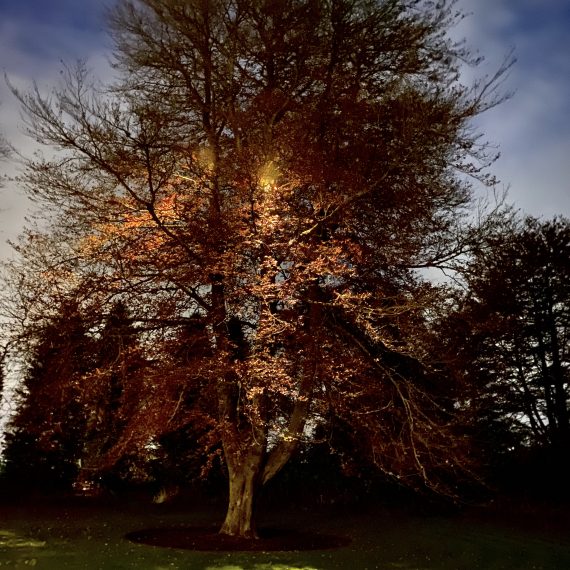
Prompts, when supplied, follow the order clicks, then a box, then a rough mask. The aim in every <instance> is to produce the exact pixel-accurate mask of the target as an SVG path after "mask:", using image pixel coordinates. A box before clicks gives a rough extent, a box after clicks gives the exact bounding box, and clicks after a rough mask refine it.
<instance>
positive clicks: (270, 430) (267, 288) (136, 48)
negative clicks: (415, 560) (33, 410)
mask: <svg viewBox="0 0 570 570" xmlns="http://www.w3.org/2000/svg"><path fill="white" fill-rule="evenodd" d="M451 4H452V3H451ZM454 20H455V16H454V14H453V13H452V6H451V5H450V3H448V2H445V1H443V2H437V3H435V2H429V1H427V0H426V1H425V2H424V1H420V2H418V1H411V0H384V1H378V0H333V1H309V0H279V1H277V0H271V1H270V0H256V1H253V2H252V1H251V0H247V1H245V0H214V1H202V0H187V1H182V0H123V1H120V2H119V4H118V7H117V8H116V10H115V11H114V12H113V15H112V18H111V24H112V30H113V37H114V39H115V42H116V52H115V53H116V60H115V64H116V71H117V75H118V77H119V79H117V81H116V82H115V83H114V84H112V85H109V86H101V85H98V84H96V83H95V82H93V81H92V80H91V79H90V78H89V75H88V74H87V73H86V71H85V69H84V66H81V65H80V66H78V67H77V68H74V69H70V70H68V71H67V72H66V74H65V83H64V85H62V86H61V87H60V88H58V89H56V90H55V91H54V93H53V94H52V95H51V97H50V98H44V97H43V96H42V95H41V93H40V92H39V90H36V91H35V92H32V93H30V94H20V93H17V95H18V96H19V97H20V100H21V102H22V104H23V109H24V112H25V113H26V115H27V120H28V127H29V130H30V134H31V135H32V136H33V137H35V138H36V140H38V141H40V142H42V143H45V144H46V145H49V146H50V147H51V149H56V150H59V151H61V152H60V154H59V155H58V156H56V158H53V159H48V160H40V161H30V162H29V163H28V168H27V174H26V182H27V187H28V189H29V191H30V193H31V195H32V196H33V197H34V199H36V200H38V201H39V202H40V203H41V204H42V210H41V212H42V215H43V219H42V225H41V226H38V227H40V228H45V227H46V226H48V229H47V230H45V229H37V228H33V229H30V230H29V231H28V232H27V233H26V234H25V235H24V236H23V238H22V239H21V241H20V243H19V244H18V245H17V249H18V251H19V252H20V254H21V258H20V259H21V261H20V262H18V263H20V265H18V263H16V264H14V266H13V269H12V275H18V279H15V278H14V277H12V279H15V282H17V283H18V287H19V291H26V290H27V288H29V289H30V290H34V288H36V289H37V283H38V280H41V282H42V287H41V289H42V294H41V295H39V296H38V297H34V296H33V295H28V296H24V297H25V299H24V297H22V293H20V299H24V300H25V302H24V303H22V304H21V310H20V311H17V310H16V311H15V313H17V314H19V315H21V314H22V311H23V312H24V314H25V319H24V321H23V322H24V330H25V328H26V323H27V322H28V321H30V320H33V319H34V318H39V319H41V318H42V314H43V313H44V312H45V311H48V312H49V311H50V305H51V301H50V294H51V293H53V294H56V295H57V294H60V293H61V291H62V290H64V291H65V290H66V289H67V288H68V287H69V286H70V285H69V283H72V284H73V286H74V290H75V291H76V292H78V295H79V300H80V303H81V304H82V306H83V307H84V309H85V310H86V311H90V310H91V311H95V312H96V311H97V305H98V304H101V303H108V302H109V300H110V299H113V298H121V299H123V300H124V301H125V302H127V303H128V305H129V307H131V309H132V312H133V314H132V319H133V320H134V321H136V322H137V323H138V326H141V327H144V328H145V330H146V331H147V332H146V337H145V338H146V340H145V347H146V348H145V350H146V351H147V353H148V354H147V359H148V360H149V362H151V363H153V366H151V367H150V369H149V370H147V372H146V373H145V374H146V375H145V374H143V375H142V376H141V379H140V382H139V384H138V386H139V388H138V389H137V391H136V394H131V399H130V404H129V405H130V406H131V411H130V413H129V417H130V418H131V419H130V422H129V423H128V428H126V430H125V434H124V437H123V439H121V440H120V441H119V442H118V443H117V445H116V446H115V451H113V450H111V451H110V452H109V453H108V455H107V458H116V457H118V453H119V451H120V450H121V449H124V448H125V446H126V445H127V444H128V443H129V442H131V443H133V442H138V444H139V445H143V446H144V445H148V444H149V442H151V441H154V439H155V438H156V437H157V436H158V435H160V434H161V433H163V432H164V431H165V430H166V429H168V428H166V427H165V426H170V425H172V424H176V429H182V427H183V424H184V422H186V424H192V423H193V422H199V425H200V426H202V427H201V429H204V430H207V431H208V432H209V433H211V434H213V436H214V435H215V436H216V437H217V439H218V441H219V442H220V444H221V448H220V449H219V450H218V451H219V452H220V453H221V457H222V458H223V461H224V464H225V466H226V469H227V473H228V478H229V507H228V511H227V516H226V519H225V521H224V523H223V526H222V532H224V533H228V534H232V535H239V536H248V537H251V536H255V534H256V531H255V523H254V519H253V506H254V502H255V498H256V496H257V492H258V489H259V487H260V486H261V485H263V484H265V483H266V482H268V481H269V480H270V479H271V478H272V477H274V476H275V475H276V474H277V473H278V472H279V471H280V470H281V468H282V467H283V466H284V465H285V464H286V463H287V461H288V460H289V458H290V457H291V456H292V454H293V453H294V452H295V450H296V449H297V448H298V445H299V442H300V441H302V439H303V438H305V437H310V436H311V434H313V433H315V430H316V429H317V427H319V429H320V428H322V424H324V423H328V425H333V426H334V423H335V418H340V421H339V423H340V424H344V423H345V422H349V423H351V424H352V425H354V426H355V430H354V436H355V438H354V439H355V444H356V445H355V449H358V452H359V453H362V454H367V455H368V456H369V457H370V461H371V462H373V463H374V464H375V465H376V466H377V467H379V468H381V469H382V470H384V472H385V473H387V474H389V475H390V476H393V477H396V478H398V479H399V480H400V481H404V482H407V483H410V484H413V485H417V486H419V485H431V486H433V487H436V488H439V489H442V490H443V489H445V488H446V487H445V483H446V482H449V478H448V476H447V475H444V472H445V471H447V472H449V471H453V470H462V469H465V468H466V466H467V459H466V458H465V455H464V454H463V453H462V450H463V441H462V438H461V437H459V436H458V434H457V433H456V432H455V430H454V428H453V410H454V407H453V405H452V403H451V402H450V401H449V399H448V400H446V399H445V398H443V397H441V394H444V392H445V391H444V390H443V389H442V388H441V383H442V382H444V381H445V379H444V378H443V377H442V375H441V374H440V373H439V372H438V370H436V369H435V368H434V367H432V366H431V364H430V363H431V361H432V356H433V355H432V354H430V353H429V351H428V350H427V347H428V346H429V343H428V342H427V341H426V342H424V340H425V338H426V335H428V334H429V327H428V322H427V321H426V318H427V315H426V311H427V309H428V308H429V307H430V306H432V305H433V303H434V302H435V300H436V298H437V291H436V290H435V289H434V288H433V287H432V286H430V285H429V284H427V283H424V282H422V281H421V279H419V277H418V276H417V275H416V274H415V273H414V270H415V269H417V268H419V267H428V266H431V265H438V264H440V265H445V264H448V263H449V262H450V260H452V259H453V258H455V257H456V256H457V255H460V254H461V253H462V252H464V250H465V247H466V243H464V242H463V238H464V237H465V236H467V235H470V233H469V232H467V231H466V229H465V225H464V222H465V214H466V213H467V212H468V211H469V208H470V206H471V205H472V194H471V189H470V187H469V185H468V184H467V183H466V182H465V174H469V175H472V176H479V175H480V174H481V169H482V168H484V167H486V166H487V165H488V162H489V160H490V159H491V158H490V157H489V156H487V155H486V154H485V149H484V146H483V145H481V144H480V143H481V141H479V140H478V138H477V137H476V135H475V134H474V133H473V131H472V129H471V127H470V121H471V119H472V118H473V117H475V116H476V115H478V114H479V113H480V112H482V111H484V110H485V109H486V108H488V107H489V106H490V105H494V104H495V103H496V102H497V100H496V99H493V91H494V87H495V82H496V79H497V77H495V78H492V79H491V80H490V81H487V82H485V81H484V82H482V83H480V84H478V85H475V86H474V87H469V88H467V87H464V86H462V85H461V84H460V83H459V81H458V67H459V65H460V64H461V62H463V61H465V59H466V58H468V54H467V53H466V52H465V50H464V49H463V48H462V46H461V45H456V44H454V43H453V42H451V40H449V39H448V37H447V36H446V32H447V29H448V27H449V26H450V25H451V24H452V23H453V22H454ZM498 75H500V73H499V74H498ZM48 216H50V218H49V224H47V221H46V217H48ZM66 284H67V285H66ZM30 304H31V305H33V307H32V308H31V307H30ZM26 319H27V321H26ZM192 323H195V324H196V326H195V325H193V324H192ZM188 325H191V327H194V329H193V330H194V332H193V334H192V335H190V337H189V338H190V339H193V340H191V342H198V344H199V345H201V346H202V347H203V348H202V349H200V350H199V351H198V353H197V354H196V355H195V356H193V357H192V358H191V359H190V360H189V361H188V362H187V363H186V365H184V364H181V360H180V357H173V356H172V355H173V354H175V352H173V351H172V343H173V342H176V341H177V339H178V341H179V342H182V338H184V335H182V336H181V335H180V331H181V330H183V329H184V327H185V326H188ZM184 342H186V341H184ZM178 354H179V355H180V354H183V352H179V353H178ZM434 386H435V387H436V389H435V393H436V394H437V397H433V395H432V392H434V390H433V388H434ZM180 410H185V411H186V413H185V414H184V415H183V416H181V414H180ZM189 410H193V412H192V413H191V412H190V411H189ZM133 433H134V434H136V437H134V436H133ZM117 449H118V450H119V451H117ZM209 449H210V453H211V454H214V455H216V450H215V449H214V448H213V447H211V448H209ZM216 456H217V455H216Z"/></svg>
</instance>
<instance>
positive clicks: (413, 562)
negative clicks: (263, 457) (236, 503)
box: [0, 502, 570, 570]
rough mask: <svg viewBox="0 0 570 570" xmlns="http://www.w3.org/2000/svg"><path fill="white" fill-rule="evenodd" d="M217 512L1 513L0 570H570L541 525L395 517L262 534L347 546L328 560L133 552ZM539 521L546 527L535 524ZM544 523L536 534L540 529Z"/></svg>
mask: <svg viewBox="0 0 570 570" xmlns="http://www.w3.org/2000/svg"><path fill="white" fill-rule="evenodd" d="M221 515H222V512H221V511H220V509H219V508H216V507H211V506H210V507H206V506H201V507H192V508H190V507H188V506H186V507H182V506H180V507H177V506H176V505H153V504H141V503H138V504H135V503H133V502H131V503H129V504H123V503H116V504H107V505H103V506H102V505H94V504H90V503H65V504H60V505H54V504H53V503H52V504H51V505H47V504H39V503H38V504H34V505H29V504H27V505H25V506H24V505H22V506H16V505H11V506H2V505H0V569H1V568H4V567H5V568H30V567H35V568H40V569H42V570H61V569H65V568H71V569H78V570H80V569H86V570H91V569H93V570H95V569H112V570H120V569H123V568H137V569H140V570H146V569H153V570H167V569H180V570H182V569H184V570H329V569H331V570H332V569H342V570H372V569H376V568H378V569H401V570H420V569H422V570H423V569H441V570H452V569H453V570H470V569H481V570H494V569H512V570H526V569H529V570H530V569H544V570H567V569H570V534H566V533H565V531H564V529H563V528H561V527H560V525H558V526H556V528H555V529H554V530H553V529H549V528H548V515H544V514H542V515H539V514H536V513H534V514H532V515H531V514H529V515H519V517H515V518H514V519H513V518H511V519H507V518H502V520H501V521H499V520H498V519H493V517H489V516H487V517H485V519H484V520H483V519H482V518H480V517H479V518H475V517H472V516H470V517H467V516H449V517H445V516H425V515H424V516H422V515H418V514H415V515H413V514H409V513H406V512H404V511H401V510H397V509H393V508H392V509H374V510H372V509H369V511H368V512H366V513H364V512H359V511H358V509H352V510H350V511H348V512H343V511H341V510H339V509H336V510H335V509H331V508H327V509H325V508H322V509H319V510H316V511H310V510H306V509H302V508H293V507H290V508H287V509H285V510H283V511H273V512H267V513H265V515H264V516H263V517H262V519H261V526H264V525H267V526H279V527H283V528H289V529H297V530H307V531H313V532H314V531H317V532H322V533H326V534H334V535H339V536H344V537H349V538H351V539H352V541H351V543H350V544H349V545H348V546H342V547H340V548H336V549H331V550H310V551H304V552H303V551H289V552H256V553H245V552H195V551H189V550H175V549H169V548H159V547H152V546H146V545H143V544H134V543H131V542H129V541H128V540H126V539H125V538H124V537H125V535H126V534H127V533H129V532H132V531H136V530H142V529H145V528H161V527H164V526H177V525H182V524H191V525H197V526H205V525H206V526H209V525H212V524H216V523H218V522H219V521H220V518H221ZM541 517H546V518H545V519H544V520H540V518H541ZM541 523H544V524H541Z"/></svg>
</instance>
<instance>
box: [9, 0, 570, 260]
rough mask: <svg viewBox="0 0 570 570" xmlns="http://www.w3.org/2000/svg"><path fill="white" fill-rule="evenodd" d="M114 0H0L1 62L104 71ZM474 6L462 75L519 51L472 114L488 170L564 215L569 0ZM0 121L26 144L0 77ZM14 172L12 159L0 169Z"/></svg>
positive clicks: (543, 210) (12, 72)
mask: <svg viewBox="0 0 570 570" xmlns="http://www.w3.org/2000/svg"><path fill="white" fill-rule="evenodd" d="M110 3H112V0H108V1H105V0H81V1H79V0H0V68H1V69H2V71H3V72H5V73H7V74H8V76H9V77H10V79H11V81H12V82H13V83H14V84H15V85H16V86H18V87H23V88H25V87H26V86H30V85H31V82H32V81H33V80H36V81H37V82H38V83H39V84H40V85H41V86H44V87H46V88H49V87H50V86H51V85H53V84H54V83H55V82H56V81H57V78H58V75H59V72H60V70H61V68H62V63H61V61H62V60H63V61H67V62H73V61H74V60H76V59H77V58H87V60H88V64H89V66H90V67H91V68H92V69H93V70H94V71H95V73H96V74H98V75H100V76H102V77H105V76H107V75H108V74H109V73H110V72H109V67H108V61H107V57H108V54H109V51H110V47H111V42H110V40H109V38H108V37H107V35H106V32H105V21H104V12H105V8H106V6H108V5H109V4H110ZM457 7H459V8H460V9H462V10H463V11H465V12H469V13H471V15H470V16H468V17H467V18H466V19H464V20H463V22H462V23H461V24H460V25H459V26H458V27H457V28H456V29H454V30H453V34H454V36H455V37H465V38H466V40H467V43H468V45H469V46H471V47H472V48H473V49H474V50H477V51H479V53H480V54H481V55H482V56H484V57H485V62H484V63H483V65H481V66H480V67H479V68H478V69H476V70H466V73H465V79H466V80H467V79H468V78H471V77H476V76H481V75H483V74H485V73H489V74H492V73H493V72H494V71H495V70H496V69H497V68H498V67H499V66H500V64H501V62H502V60H503V58H504V56H505V55H506V54H507V53H508V52H509V50H510V49H511V48H515V54H516V57H517V59H518V62H517V64H516V65H515V66H514V67H513V68H512V70H511V73H510V75H509V77H508V78H507V80H506V83H505V86H504V88H505V90H506V91H513V92H515V94H514V96H513V98H512V99H511V100H509V101H507V102H506V103H504V104H503V105H501V106H500V107H498V108H495V109H493V110H491V111H489V112H488V113H486V114H485V115H483V116H481V117H480V118H479V119H478V123H477V126H478V127H479V129H480V130H481V131H482V132H483V133H484V134H485V139H487V140H489V141H491V142H492V143H494V144H496V145H498V146H499V149H500V151H501V153H502V156H501V158H500V159H499V161H498V162H497V163H495V165H494V167H493V168H492V172H493V173H494V174H496V175H497V176H498V177H499V179H500V180H501V187H500V188H502V187H503V186H505V187H510V189H509V201H511V202H513V203H514V204H515V205H516V206H517V207H518V208H520V209H521V210H523V211H524V212H526V213H530V214H532V215H536V216H542V217H547V218H548V217H552V216H554V215H557V214H562V215H565V216H568V217H570V1H568V0H459V2H458V4H457ZM0 102H1V106H0V131H3V132H4V134H5V135H6V136H7V137H8V138H9V139H10V140H11V141H12V142H13V143H14V144H15V145H16V147H17V148H18V149H19V150H21V151H24V152H29V150H30V149H31V146H30V143H29V141H27V140H26V139H25V137H24V136H23V135H22V133H21V121H20V118H19V115H18V107H17V104H16V102H15V101H14V98H13V96H12V95H11V94H10V92H9V90H8V89H7V87H6V85H5V83H4V81H3V80H1V81H0ZM2 169H3V170H4V171H5V172H8V173H13V172H14V169H15V167H14V165H12V164H8V165H0V170H2ZM0 208H1V210H0V257H2V256H4V255H6V251H7V249H6V247H5V246H4V245H3V242H4V241H5V240H6V239H7V238H12V237H14V236H15V235H16V234H17V232H18V231H19V229H20V228H21V227H22V223H23V218H24V214H25V209H26V206H25V203H24V201H23V200H22V198H21V196H20V195H18V193H17V191H16V190H15V188H14V185H13V184H9V185H7V187H6V188H5V189H4V190H3V191H2V194H1V201H0Z"/></svg>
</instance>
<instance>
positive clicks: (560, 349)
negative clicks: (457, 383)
mask: <svg viewBox="0 0 570 570" xmlns="http://www.w3.org/2000/svg"><path fill="white" fill-rule="evenodd" d="M467 281H468V284H469V290H468V295H467V296H466V298H465V300H464V301H463V308H462V310H461V311H459V312H458V313H456V314H455V315H454V316H453V317H452V320H453V322H454V323H455V328H454V330H453V333H452V336H455V347H456V348H457V343H462V344H463V347H462V348H461V355H460V356H459V357H458V362H459V363H460V364H462V365H463V366H465V368H464V370H465V373H466V374H467V375H468V376H469V377H470V378H471V383H472V385H473V386H474V388H475V393H477V392H478V396H477V397H476V398H474V400H473V401H474V402H478V406H479V408H480V410H481V423H480V427H481V429H482V430H483V432H482V433H483V434H485V435H484V438H485V439H487V440H488V446H491V447H492V448H493V451H494V452H495V453H496V452H499V453H500V452H501V451H502V452H503V455H504V454H505V452H506V451H507V450H506V449H505V447H508V448H510V450H511V451H514V450H516V449H518V450H519V451H520V449H521V448H533V447H539V448H543V449H550V450H551V452H553V453H554V456H558V458H559V459H560V460H561V461H562V462H564V460H565V459H564V458H565V457H566V455H567V450H568V446H569V445H570V439H569V438H570V433H569V400H570V393H569V382H570V344H569V339H570V334H569V333H570V328H569V327H570V223H569V221H568V220H567V219H565V218H559V219H553V220H550V221H540V220H536V219H534V218H526V219H524V220H523V221H521V222H519V223H517V224H516V225H514V226H511V227H508V228H506V229H505V230H504V231H503V232H501V233H499V234H498V235H495V236H494V237H493V238H492V239H489V240H488V241H487V243H486V245H485V246H484V247H483V248H482V249H481V250H480V251H479V253H478V255H477V256H476V257H475V259H474V260H473V263H472V264H471V265H470V266H469V267H468V273H467ZM456 354H457V355H459V354H460V353H459V352H456Z"/></svg>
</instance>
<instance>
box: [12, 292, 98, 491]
mask: <svg viewBox="0 0 570 570" xmlns="http://www.w3.org/2000/svg"><path fill="white" fill-rule="evenodd" d="M32 342H33V348H32V349H31V351H30V354H29V355H28V371H27V372H26V375H25V377H24V380H23V384H22V386H21V388H20V389H19V394H18V398H19V400H20V402H21V404H20V406H19V408H18V410H17V413H16V414H15V415H14V417H13V418H12V419H11V421H10V423H9V425H8V428H7V433H6V449H5V459H6V476H7V478H8V479H9V480H11V481H13V482H16V483H20V484H32V485H34V486H36V487H38V486H41V487H45V488H48V487H50V486H62V485H63V486H65V485H70V484H71V482H73V481H74V479H75V477H76V474H77V470H78V467H79V461H80V459H81V457H82V451H83V445H84V442H85V426H86V414H85V410H84V408H83V406H82V403H81V379H82V377H83V376H84V375H85V374H86V373H87V372H88V371H89V370H90V369H91V368H92V366H93V359H92V356H91V349H92V343H91V342H90V339H89V338H88V337H87V336H86V326H85V324H84V322H83V319H82V318H81V316H80V315H79V313H78V310H77V305H76V304H75V303H73V302H69V303H66V304H65V305H63V306H62V307H61V308H60V313H59V315H58V316H57V317H55V318H53V319H51V320H50V321H49V322H48V323H47V324H45V325H44V326H43V327H42V328H40V329H39V330H37V331H36V332H35V339H34V341H32Z"/></svg>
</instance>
